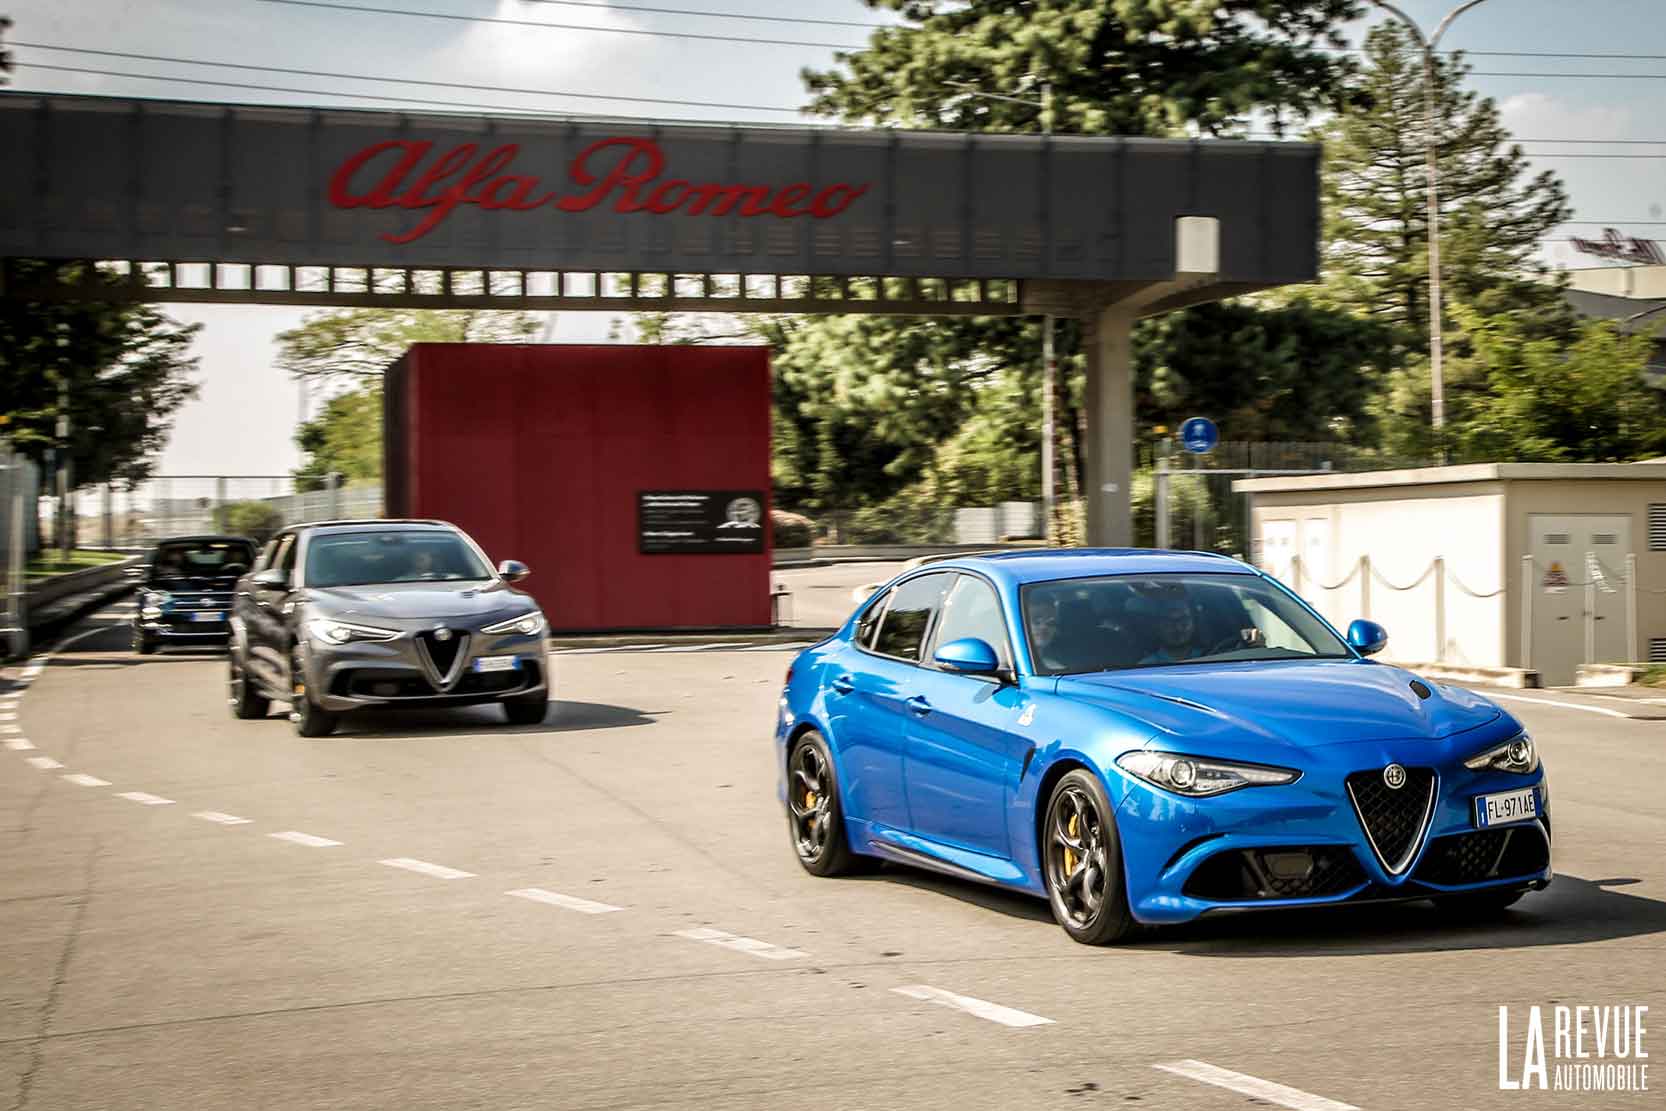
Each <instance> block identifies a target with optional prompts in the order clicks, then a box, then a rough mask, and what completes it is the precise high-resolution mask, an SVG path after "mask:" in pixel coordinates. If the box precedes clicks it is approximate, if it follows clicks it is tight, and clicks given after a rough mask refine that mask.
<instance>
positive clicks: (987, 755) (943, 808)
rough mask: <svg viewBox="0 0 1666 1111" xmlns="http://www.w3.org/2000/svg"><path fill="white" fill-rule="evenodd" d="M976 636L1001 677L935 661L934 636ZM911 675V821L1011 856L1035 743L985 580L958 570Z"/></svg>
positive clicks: (907, 769)
mask: <svg viewBox="0 0 1666 1111" xmlns="http://www.w3.org/2000/svg"><path fill="white" fill-rule="evenodd" d="M962 637H977V638H978V639H980V640H983V641H986V642H988V644H989V646H990V647H991V648H993V649H995V656H996V658H997V659H999V660H1000V662H1001V665H1002V668H1003V670H1004V673H1005V674H1004V677H1003V678H1000V679H995V678H989V677H985V676H974V675H962V674H959V673H956V672H953V671H949V670H946V669H942V668H939V667H937V666H936V665H934V664H932V663H931V656H930V654H929V653H930V652H935V651H936V647H937V646H938V645H942V644H947V643H949V642H950V641H953V640H959V639H961V638H962ZM927 648H928V654H927V655H926V657H925V666H923V667H921V668H918V669H917V674H916V675H915V676H914V690H915V694H914V695H913V696H912V697H911V699H910V712H909V715H908V718H909V720H908V744H907V751H906V753H905V755H904V762H903V776H904V780H905V783H906V787H907V791H908V806H909V814H910V817H911V819H912V822H913V828H914V831H915V832H916V833H918V834H920V835H921V836H923V837H929V838H931V839H932V840H933V841H938V842H941V843H944V844H949V845H954V846H957V847H960V848H965V849H971V850H973V851H975V852H980V853H987V854H990V855H993V856H999V857H1003V858H1004V857H1010V856H1011V855H1012V844H1011V837H1010V831H1009V829H1008V827H1007V813H1008V810H1009V807H1010V802H1011V798H1012V795H1013V793H1014V792H1015V791H1016V790H1017V788H1018V777H1019V772H1020V771H1021V770H1022V769H1023V766H1024V758H1025V756H1026V755H1027V754H1028V753H1029V751H1030V749H1031V748H1032V747H1033V746H1032V743H1031V741H1030V739H1029V738H1028V737H1027V736H1025V735H1024V733H1023V727H1022V726H1021V725H1020V724H1019V722H1020V719H1021V717H1022V715H1023V712H1024V707H1025V705H1026V704H1027V703H1028V701H1029V696H1028V695H1026V694H1025V693H1024V691H1023V690H1021V689H1020V688H1019V687H1018V686H1017V685H1016V684H1015V683H1014V682H1013V681H1012V679H1011V676H1012V673H1013V672H1012V641H1011V638H1010V637H1009V636H1008V635H1007V626H1006V618H1005V617H1004V616H1003V615H1002V612H1001V601H1000V596H999V595H998V594H997V593H996V591H995V588H994V587H993V586H991V585H990V584H989V583H988V582H987V581H986V580H984V579H983V578H981V577H979V576H977V575H971V574H961V575H959V576H958V577H957V579H956V581H955V583H954V585H953V588H952V589H951V590H950V592H949V595H948V598H947V599H946V601H945V603H944V606H943V613H942V616H941V617H940V618H938V620H937V622H936V625H935V628H934V629H933V632H932V635H931V639H930V641H929V642H928V645H927Z"/></svg>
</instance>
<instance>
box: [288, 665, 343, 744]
mask: <svg viewBox="0 0 1666 1111" xmlns="http://www.w3.org/2000/svg"><path fill="white" fill-rule="evenodd" d="M289 720H290V721H292V722H294V723H295V732H297V733H299V734H300V735H301V736H303V737H328V736H329V735H330V734H331V733H334V732H335V730H336V722H337V721H338V720H339V719H338V718H337V717H336V715H335V714H332V713H330V712H329V711H328V710H325V709H323V708H321V707H320V706H319V705H318V704H317V703H315V702H313V700H312V693H311V692H310V691H308V690H307V680H306V671H305V670H304V669H303V668H302V667H301V650H300V649H299V648H295V649H291V650H290V653H289Z"/></svg>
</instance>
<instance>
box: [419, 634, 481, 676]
mask: <svg viewBox="0 0 1666 1111" xmlns="http://www.w3.org/2000/svg"><path fill="white" fill-rule="evenodd" d="M438 631H439V630H437V629H424V630H423V631H422V632H420V633H418V634H417V643H418V644H419V645H421V646H422V650H423V651H424V652H426V653H428V660H429V662H430V663H432V664H433V665H434V671H435V672H436V673H437V674H438V675H439V677H440V678H441V679H446V678H449V677H450V675H451V665H452V664H454V663H456V662H457V653H458V652H460V651H462V649H463V645H465V644H467V643H468V634H467V633H465V632H462V631H461V630H459V629H451V630H449V632H450V633H451V635H450V636H449V637H447V638H446V639H445V640H441V639H439V637H437V636H435V635H434V634H435V633H437V632H438Z"/></svg>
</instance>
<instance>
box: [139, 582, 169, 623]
mask: <svg viewBox="0 0 1666 1111" xmlns="http://www.w3.org/2000/svg"><path fill="white" fill-rule="evenodd" d="M172 598H173V595H171V594H169V593H168V592H167V591H166V590H147V591H145V592H144V593H143V594H141V595H140V596H139V616H140V617H142V618H144V619H145V620H146V621H155V620H156V619H157V618H158V617H161V616H162V607H163V605H165V604H166V603H167V602H169V601H170V600H171V599H172Z"/></svg>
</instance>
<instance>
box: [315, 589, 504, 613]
mask: <svg viewBox="0 0 1666 1111" xmlns="http://www.w3.org/2000/svg"><path fill="white" fill-rule="evenodd" d="M307 596H308V599H307V600H308V601H309V602H310V603H311V604H312V606H313V607H314V608H315V609H316V610H317V611H318V612H320V613H323V614H328V615H330V616H332V617H383V618H390V619H403V620H408V621H425V620H429V619H432V618H442V617H443V618H458V619H462V618H473V617H489V616H491V615H493V614H498V613H502V612H504V611H505V610H521V609H531V608H532V607H531V605H530V604H529V602H530V600H529V599H528V600H523V599H526V596H525V595H523V594H521V593H520V592H519V591H516V590H511V589H510V588H509V586H508V584H506V583H501V582H497V583H490V584H483V583H478V582H475V583H435V582H410V583H373V584H371V585H369V586H334V587H328V588H322V589H321V588H317V587H313V588H310V589H308V591H307Z"/></svg>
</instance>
